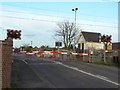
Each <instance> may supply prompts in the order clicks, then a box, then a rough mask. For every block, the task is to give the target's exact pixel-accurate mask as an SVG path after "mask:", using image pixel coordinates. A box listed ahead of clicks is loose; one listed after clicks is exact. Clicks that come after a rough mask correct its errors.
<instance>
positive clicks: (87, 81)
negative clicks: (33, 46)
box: [12, 54, 120, 88]
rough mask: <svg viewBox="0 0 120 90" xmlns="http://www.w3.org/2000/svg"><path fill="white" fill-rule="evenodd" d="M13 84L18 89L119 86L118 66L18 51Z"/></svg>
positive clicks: (15, 57)
mask: <svg viewBox="0 0 120 90" xmlns="http://www.w3.org/2000/svg"><path fill="white" fill-rule="evenodd" d="M12 83H16V84H17V87H18V88H118V87H119V86H120V85H119V83H118V68H117V67H110V66H102V65H94V64H88V63H83V62H78V61H65V60H63V61H59V60H57V59H56V58H38V57H33V56H27V55H22V54H14V56H13V63H12Z"/></svg>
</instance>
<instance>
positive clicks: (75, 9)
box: [72, 8, 78, 50]
mask: <svg viewBox="0 0 120 90" xmlns="http://www.w3.org/2000/svg"><path fill="white" fill-rule="evenodd" d="M77 10H78V8H74V9H72V11H74V12H75V30H76V12H77ZM74 50H75V37H74Z"/></svg>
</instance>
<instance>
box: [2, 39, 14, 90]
mask: <svg viewBox="0 0 120 90" xmlns="http://www.w3.org/2000/svg"><path fill="white" fill-rule="evenodd" d="M12 45H13V42H12V40H10V39H8V40H3V41H0V71H1V72H0V89H1V88H10V82H11V64H12Z"/></svg>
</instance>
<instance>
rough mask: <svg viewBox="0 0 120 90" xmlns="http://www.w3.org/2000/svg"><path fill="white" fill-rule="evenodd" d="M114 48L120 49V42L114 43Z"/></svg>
mask: <svg viewBox="0 0 120 90" xmlns="http://www.w3.org/2000/svg"><path fill="white" fill-rule="evenodd" d="M112 49H113V50H120V42H116V43H113V44H112Z"/></svg>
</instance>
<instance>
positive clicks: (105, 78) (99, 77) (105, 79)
mask: <svg viewBox="0 0 120 90" xmlns="http://www.w3.org/2000/svg"><path fill="white" fill-rule="evenodd" d="M53 62H54V63H57V64H60V65H62V66H65V67H67V68H70V69H73V70H76V71H79V72H82V73H84V74H87V75H90V76H93V77H96V78H98V79H101V80H104V81H107V82H109V83H112V84H115V85H119V86H120V84H119V83H116V82H114V81H111V80H109V79H108V78H107V77H104V76H101V75H94V74H92V73H89V72H86V71H83V70H80V69H78V68H76V67H70V66H68V65H65V64H63V63H61V62H58V61H53Z"/></svg>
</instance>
